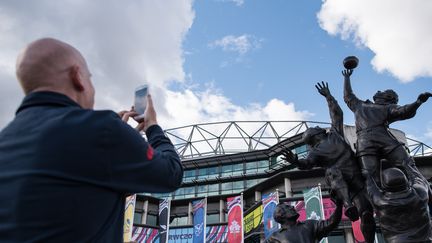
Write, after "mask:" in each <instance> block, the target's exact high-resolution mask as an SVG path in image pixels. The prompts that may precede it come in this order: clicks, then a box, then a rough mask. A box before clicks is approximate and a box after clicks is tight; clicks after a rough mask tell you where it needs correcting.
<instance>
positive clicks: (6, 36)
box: [0, 0, 432, 144]
mask: <svg viewBox="0 0 432 243" xmlns="http://www.w3.org/2000/svg"><path fill="white" fill-rule="evenodd" d="M431 12H432V2H431V1H429V0H412V1H404V0H382V1H374V0H364V1H356V0H325V1H286V0H196V1H193V0H181V1H180V0H166V1H160V0H146V1H122V2H119V1H116V0H94V1H87V0H64V1H61V2H60V1H58V2H56V1H51V0H39V1H26V4H22V3H20V2H19V1H13V0H4V1H1V2H0V50H1V51H2V52H1V55H0V83H1V85H2V89H1V90H0V103H1V104H2V105H1V106H0V127H4V126H5V125H6V124H7V123H8V122H9V121H10V120H11V119H12V118H13V115H14V111H15V110H16V108H17V107H18V105H19V103H20V101H21V99H22V98H23V93H22V91H21V90H20V87H19V85H18V84H17V81H16V79H15V74H14V63H15V59H16V56H17V54H18V53H19V51H20V50H21V49H22V48H23V47H24V46H25V45H26V44H28V43H29V42H31V41H33V40H35V39H37V38H41V37H54V38H58V39H60V40H63V41H65V42H68V43H70V44H72V45H73V46H75V47H76V48H77V49H78V50H80V51H81V53H82V54H83V56H84V57H85V58H86V60H87V62H88V64H89V67H90V70H91V71H92V73H93V82H94V84H95V87H96V107H95V108H96V109H112V110H121V109H127V108H128V107H130V105H131V104H132V103H133V90H134V89H135V87H137V86H139V85H140V84H142V83H144V82H147V83H149V85H150V87H151V90H152V91H151V92H152V94H153V98H154V100H155V105H156V107H157V110H158V116H159V122H160V123H161V125H162V126H163V127H165V128H170V127H178V126H183V125H189V124H194V123H203V122H212V121H226V120H299V119H308V120H315V121H329V116H328V111H327V106H326V103H325V100H324V99H323V98H322V97H321V96H320V95H319V94H318V93H317V92H316V90H315V88H314V85H315V83H316V82H318V81H322V80H324V81H328V82H329V84H330V88H331V90H332V93H333V95H334V96H335V97H336V99H337V100H339V103H340V105H341V107H342V109H343V110H344V113H345V122H346V123H348V124H353V123H354V120H353V115H352V113H351V112H350V111H349V110H348V109H347V107H346V105H345V104H344V103H343V100H342V80H343V79H342V75H341V71H342V69H343V67H342V60H343V59H344V57H346V56H349V55H355V56H357V57H358V58H359V59H360V65H359V67H358V68H357V69H356V70H355V72H354V74H353V76H352V81H353V89H354V91H355V92H356V94H357V95H358V97H360V98H362V99H368V98H369V99H370V98H371V97H372V96H373V94H374V93H375V92H376V91H377V90H383V89H388V88H393V89H394V90H395V91H397V92H398V93H399V96H400V97H399V100H400V104H406V103H409V102H413V101H415V100H416V98H417V96H418V94H419V93H421V92H424V91H431V88H430V87H431V85H430V82H431V77H432V62H431V61H430V60H429V59H430V57H431V56H432V45H431V44H430V43H432V30H431V28H430V26H429V23H431V22H432V15H431V14H430V13H431ZM431 107H432V100H430V101H429V102H428V103H426V104H424V105H423V107H421V108H420V110H419V112H418V114H417V116H416V117H415V118H413V119H410V120H408V121H402V122H397V123H395V124H394V125H393V127H395V128H398V129H401V130H403V131H405V132H406V133H407V134H408V135H409V136H411V137H414V138H417V139H420V140H421V141H424V142H426V143H428V144H432V116H431V113H430V110H431Z"/></svg>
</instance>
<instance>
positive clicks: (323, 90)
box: [315, 81, 330, 97]
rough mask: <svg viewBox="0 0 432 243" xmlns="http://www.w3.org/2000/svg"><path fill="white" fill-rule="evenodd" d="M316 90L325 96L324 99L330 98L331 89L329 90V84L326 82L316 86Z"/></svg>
mask: <svg viewBox="0 0 432 243" xmlns="http://www.w3.org/2000/svg"><path fill="white" fill-rule="evenodd" d="M315 88H316V89H317V90H318V92H319V93H320V94H321V95H322V96H324V97H327V96H329V95H330V89H329V87H328V83H327V82H325V83H324V81H321V83H319V82H318V83H317V84H316V85H315Z"/></svg>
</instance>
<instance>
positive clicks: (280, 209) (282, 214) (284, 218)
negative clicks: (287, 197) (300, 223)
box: [273, 203, 300, 224]
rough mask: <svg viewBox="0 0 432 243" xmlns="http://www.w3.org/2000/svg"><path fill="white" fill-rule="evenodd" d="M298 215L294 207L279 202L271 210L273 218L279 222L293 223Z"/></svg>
mask: <svg viewBox="0 0 432 243" xmlns="http://www.w3.org/2000/svg"><path fill="white" fill-rule="evenodd" d="M299 216H300V215H299V214H298V213H297V211H296V209H295V207H293V206H291V205H288V204H285V203H280V204H279V205H277V207H276V209H275V211H274V212H273V218H274V220H275V221H276V222H278V223H279V224H286V223H289V222H291V223H295V222H297V219H298V217H299Z"/></svg>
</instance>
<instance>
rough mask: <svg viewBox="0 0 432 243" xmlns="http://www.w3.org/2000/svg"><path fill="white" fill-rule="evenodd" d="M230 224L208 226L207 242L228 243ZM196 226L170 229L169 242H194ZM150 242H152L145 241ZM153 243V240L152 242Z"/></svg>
mask: <svg viewBox="0 0 432 243" xmlns="http://www.w3.org/2000/svg"><path fill="white" fill-rule="evenodd" d="M227 230H228V226H226V225H218V226H207V227H206V232H207V234H206V241H205V242H206V243H227V242H228V241H227ZM193 233H194V228H192V227H186V228H175V229H172V228H171V229H170V231H169V241H168V243H179V242H180V243H193ZM145 243H150V242H145ZM151 243H153V242H151Z"/></svg>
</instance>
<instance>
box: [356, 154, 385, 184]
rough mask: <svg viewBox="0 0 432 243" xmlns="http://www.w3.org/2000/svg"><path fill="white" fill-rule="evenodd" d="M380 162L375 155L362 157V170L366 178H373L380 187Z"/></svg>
mask: <svg viewBox="0 0 432 243" xmlns="http://www.w3.org/2000/svg"><path fill="white" fill-rule="evenodd" d="M378 165H379V160H378V158H377V156H375V155H363V156H361V157H360V166H361V170H362V174H363V176H364V177H365V178H368V177H367V175H370V176H372V178H374V179H375V182H376V183H377V185H380V182H381V178H380V173H381V172H380V171H379V166H378Z"/></svg>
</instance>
